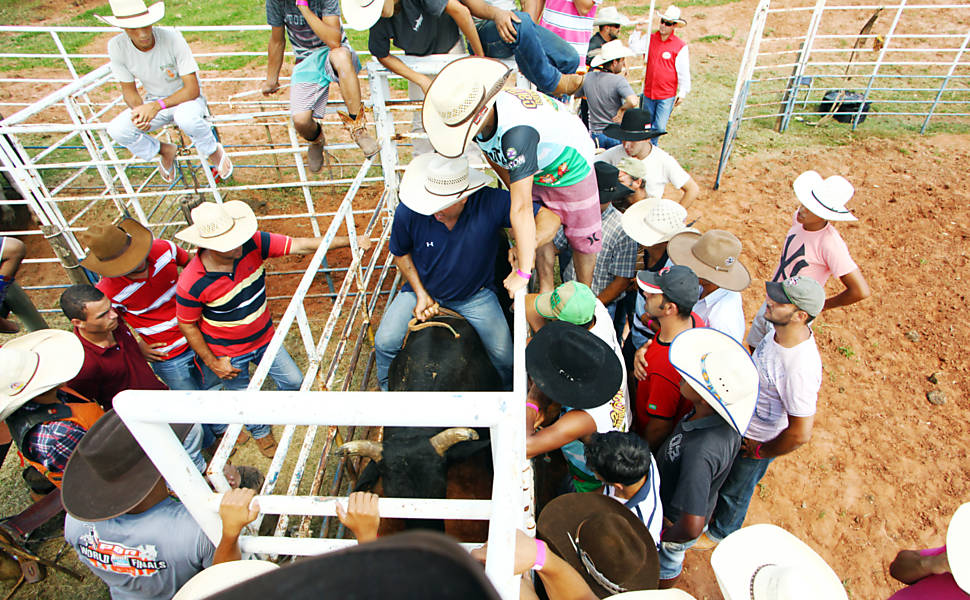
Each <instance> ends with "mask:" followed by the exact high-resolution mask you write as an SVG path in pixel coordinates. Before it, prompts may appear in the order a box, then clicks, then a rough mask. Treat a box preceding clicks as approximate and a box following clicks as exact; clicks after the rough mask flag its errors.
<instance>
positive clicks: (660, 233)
mask: <svg viewBox="0 0 970 600" xmlns="http://www.w3.org/2000/svg"><path fill="white" fill-rule="evenodd" d="M686 220H687V209H686V208H684V207H683V206H681V205H680V204H677V203H676V202H674V201H673V200H667V199H665V198H645V199H643V200H641V201H639V202H637V203H635V204H633V205H631V206H630V208H628V209H626V212H625V213H623V217H622V218H621V220H620V222H621V223H622V224H623V231H625V232H626V234H627V235H628V236H630V237H631V238H633V239H634V240H636V242H637V243H638V244H640V245H641V246H653V245H655V244H659V243H661V242H668V241H670V239H671V238H672V237H674V236H675V235H677V234H678V233H683V232H685V231H693V232H695V233H696V232H697V230H696V229H694V228H692V227H688V226H687V224H686V223H684V221H686Z"/></svg>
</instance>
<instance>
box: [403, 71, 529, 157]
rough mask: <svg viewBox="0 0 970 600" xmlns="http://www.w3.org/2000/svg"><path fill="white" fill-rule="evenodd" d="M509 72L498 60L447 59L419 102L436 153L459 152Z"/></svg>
mask: <svg viewBox="0 0 970 600" xmlns="http://www.w3.org/2000/svg"><path fill="white" fill-rule="evenodd" d="M511 74H512V70H511V69H509V68H508V67H507V66H505V63H503V62H501V61H498V60H495V59H493V58H483V57H480V56H467V57H465V58H459V59H458V60H455V61H452V62H450V63H448V64H447V65H445V68H443V69H442V70H441V71H440V72H439V73H438V74H437V75H436V76H435V78H434V81H432V82H431V87H429V88H428V93H427V95H426V96H425V98H424V103H423V104H422V105H421V120H422V122H423V123H424V129H425V131H426V132H427V133H428V141H429V142H431V145H432V146H433V147H434V149H435V150H436V151H437V152H438V153H439V154H441V155H443V156H446V157H448V158H456V157H458V156H461V153H462V152H464V151H465V148H466V147H467V146H468V142H469V141H470V140H471V139H472V137H473V136H474V135H475V134H476V133H478V131H479V130H480V129H481V128H482V125H484V117H485V113H486V112H487V111H486V109H488V108H490V107H491V106H492V105H493V104H495V95H496V94H498V93H499V92H500V91H501V90H502V86H503V85H505V81H506V80H507V79H508V78H509V75H511Z"/></svg>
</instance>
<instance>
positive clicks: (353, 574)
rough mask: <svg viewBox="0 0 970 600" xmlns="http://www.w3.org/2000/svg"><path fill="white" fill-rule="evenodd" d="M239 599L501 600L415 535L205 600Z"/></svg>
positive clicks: (438, 546)
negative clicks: (416, 599)
mask: <svg viewBox="0 0 970 600" xmlns="http://www.w3.org/2000/svg"><path fill="white" fill-rule="evenodd" d="M611 502H613V503H614V504H618V503H617V502H616V501H615V500H611ZM240 598H260V599H262V600H320V599H321V598H360V599H363V598H380V599H381V600H412V599H413V598H428V599H431V600H499V599H500V596H499V594H498V592H497V591H495V588H494V587H493V586H492V584H491V583H490V582H489V580H488V577H487V576H486V575H485V570H484V569H482V566H481V564H480V563H478V562H476V561H475V560H474V559H473V558H472V557H471V555H470V554H469V553H468V552H467V551H465V550H464V549H462V547H461V546H459V545H458V544H456V543H455V542H454V541H453V540H452V539H451V538H449V537H447V536H445V535H443V534H440V533H435V532H431V531H415V532H409V533H399V534H396V535H390V536H387V537H381V538H378V539H377V540H374V541H373V542H368V543H366V544H360V545H357V546H354V547H351V548H348V549H346V550H340V551H337V552H329V553H327V554H323V555H320V556H314V557H311V558H307V559H304V560H300V561H297V562H295V563H292V564H289V565H287V566H285V567H282V568H280V569H276V570H274V571H271V572H269V573H265V574H263V575H261V576H259V577H256V578H254V579H250V580H248V581H246V582H243V583H241V584H239V585H237V586H234V587H232V588H229V589H228V590H225V591H223V592H220V593H218V594H216V595H215V596H212V597H211V598H209V599H207V600H239V599H240Z"/></svg>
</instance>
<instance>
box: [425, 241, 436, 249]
mask: <svg viewBox="0 0 970 600" xmlns="http://www.w3.org/2000/svg"><path fill="white" fill-rule="evenodd" d="M424 245H425V247H427V248H434V242H425V243H424Z"/></svg>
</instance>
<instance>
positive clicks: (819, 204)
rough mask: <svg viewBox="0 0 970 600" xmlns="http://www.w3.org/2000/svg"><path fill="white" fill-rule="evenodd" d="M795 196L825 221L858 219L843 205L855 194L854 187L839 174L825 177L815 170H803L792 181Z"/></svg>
mask: <svg viewBox="0 0 970 600" xmlns="http://www.w3.org/2000/svg"><path fill="white" fill-rule="evenodd" d="M791 186H792V188H793V189H794V190H795V196H796V197H797V198H798V201H799V202H801V203H802V206H804V207H805V208H807V209H808V210H810V211H812V214H814V215H816V216H817V217H819V218H822V219H825V220H826V221H858V219H856V218H855V216H853V214H852V213H850V212H849V211H848V209H846V207H845V205H846V204H848V202H849V200H851V199H852V195H853V194H855V188H853V187H852V184H851V183H849V180H848V179H846V178H845V177H842V176H841V175H833V176H831V177H828V178H826V179H822V176H821V175H819V174H818V173H816V172H815V171H805V172H804V173H802V174H801V175H799V176H798V177H796V178H795V181H794V182H793V183H792V185H791Z"/></svg>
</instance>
